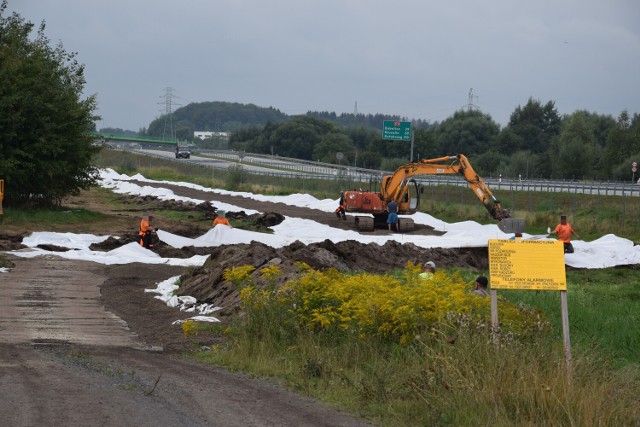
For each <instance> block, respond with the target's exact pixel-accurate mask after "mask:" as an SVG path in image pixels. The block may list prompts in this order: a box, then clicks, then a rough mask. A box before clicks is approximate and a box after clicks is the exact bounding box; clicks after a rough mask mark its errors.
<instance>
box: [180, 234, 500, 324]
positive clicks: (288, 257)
mask: <svg viewBox="0 0 640 427" xmlns="http://www.w3.org/2000/svg"><path fill="white" fill-rule="evenodd" d="M200 249H202V248H200ZM209 253H210V257H209V259H208V260H207V261H206V262H205V264H204V265H203V266H202V267H200V268H197V269H194V270H192V271H190V272H189V273H187V274H185V275H184V276H182V277H181V279H180V282H181V286H180V289H179V293H180V294H181V295H189V296H192V297H194V298H196V299H197V300H198V302H199V303H209V304H214V305H217V306H220V307H223V310H222V312H221V313H220V314H221V315H223V316H225V315H231V314H233V313H235V312H236V311H237V310H238V303H239V293H238V289H237V288H236V285H234V284H233V283H232V282H230V281H229V280H225V279H224V277H223V274H224V271H225V270H226V269H227V268H230V267H239V266H245V265H249V266H252V267H254V268H255V271H254V272H253V273H252V275H251V278H252V280H253V282H254V283H255V284H256V285H258V286H261V287H267V286H272V285H273V284H272V283H268V282H266V281H265V280H264V279H262V278H261V269H262V268H264V267H266V266H269V265H272V264H276V265H278V267H279V268H280V269H281V270H282V275H280V276H279V277H278V280H277V284H276V286H280V285H282V284H283V283H285V282H287V281H288V280H290V279H292V278H294V277H295V276H296V274H297V273H298V272H299V267H298V266H297V265H296V263H298V262H304V263H306V264H308V265H309V266H310V267H311V268H313V269H317V270H325V269H328V268H335V269H337V270H339V271H343V272H349V271H355V272H376V273H384V272H387V271H389V270H392V269H397V268H402V267H404V266H405V265H406V264H407V262H409V261H411V262H413V263H416V264H422V263H424V262H425V261H427V260H432V261H434V262H435V263H436V265H437V266H438V267H443V268H444V267H461V268H462V267H464V268H470V269H472V270H476V271H479V270H486V269H487V268H488V251H487V248H463V249H442V248H432V249H424V248H420V247H418V246H416V245H413V244H400V243H398V242H395V241H389V242H387V243H385V244H384V245H382V246H381V245H378V244H376V243H369V244H363V243H360V242H357V241H354V240H348V241H344V242H340V243H333V242H332V241H330V240H325V241H323V242H319V243H312V244H309V245H305V244H303V243H301V242H294V243H292V244H290V245H288V246H285V247H282V248H278V249H275V248H272V247H269V246H267V245H265V244H263V243H259V242H251V243H250V244H237V245H225V246H220V247H217V248H209Z"/></svg>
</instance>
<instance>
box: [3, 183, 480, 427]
mask: <svg viewBox="0 0 640 427" xmlns="http://www.w3.org/2000/svg"><path fill="white" fill-rule="evenodd" d="M141 184H144V185H155V186H162V187H167V188H171V189H172V190H173V191H174V192H175V193H176V194H177V195H180V196H186V197H191V198H196V199H201V200H214V199H215V200H217V201H221V202H226V203H231V204H234V205H237V206H241V207H242V208H244V209H255V210H258V211H260V212H265V213H266V215H256V216H252V217H251V218H244V220H245V221H247V222H252V223H253V224H257V225H262V226H268V225H269V224H272V223H274V222H277V221H279V220H281V215H285V216H290V217H296V216H297V217H304V218H308V219H313V220H315V221H318V222H320V223H323V224H327V225H330V226H333V227H338V228H343V229H350V230H352V229H353V224H352V223H351V222H349V221H347V222H345V221H341V220H338V219H337V218H336V217H335V216H334V215H333V214H331V213H326V212H320V211H316V210H312V209H307V208H298V207H294V206H289V205H285V204H280V203H265V202H258V201H255V200H251V199H247V198H243V197H238V196H222V195H218V194H214V193H206V192H202V191H198V190H193V189H188V188H183V187H179V186H171V185H166V184H162V185H157V184H149V183H141ZM122 200H123V202H124V204H125V205H129V206H130V208H127V209H125V210H121V211H119V212H106V213H107V214H109V215H117V216H119V217H121V220H119V221H117V222H113V223H111V225H103V226H102V227H101V228H100V226H99V225H93V226H92V227H95V228H97V229H100V230H101V234H112V235H118V236H122V237H123V238H122V239H109V240H107V241H106V242H103V243H101V244H99V245H94V247H93V249H95V250H110V249H113V248H115V247H117V246H119V245H122V244H123V243H127V242H129V241H133V240H134V238H135V230H133V231H132V229H131V228H126V224H136V221H137V215H139V214H140V210H141V207H144V209H147V208H151V209H158V210H185V211H192V212H194V216H193V220H187V221H175V220H171V219H169V218H166V217H162V216H161V217H159V218H157V221H156V225H157V226H158V227H160V228H163V229H165V230H167V231H170V232H172V233H175V234H180V235H183V236H187V237H195V236H199V235H202V234H204V232H206V230H208V229H209V227H210V223H211V222H210V219H211V218H213V216H214V215H215V214H214V211H213V208H212V206H210V205H209V204H207V203H204V204H201V205H193V204H185V203H176V202H161V201H158V200H155V199H153V198H137V197H129V196H122ZM71 202H72V203H77V204H80V205H82V204H83V203H84V202H83V201H82V199H75V200H73V201H71ZM87 203H89V204H91V208H94V207H95V206H94V204H95V203H97V202H95V201H93V202H87ZM214 204H215V203H214ZM85 206H87V205H85ZM229 215H230V216H232V217H233V216H234V215H236V216H237V218H243V215H242V213H240V212H233V213H229ZM203 218H204V219H203ZM43 227H46V225H43ZM44 229H46V228H44ZM58 231H62V230H58ZM67 231H74V232H81V231H82V230H67ZM82 232H87V231H82ZM28 233H30V231H20V230H11V229H6V228H5V229H3V230H0V250H3V251H8V250H15V249H19V248H21V247H22V245H21V243H20V242H21V240H22V237H23V236H25V235H27V234H28ZM375 233H380V234H382V233H388V232H387V231H385V230H382V231H375ZM415 233H421V234H435V232H434V231H433V230H430V229H429V228H428V227H421V228H420V229H418V230H416V231H415ZM48 249H55V250H65V249H64V248H52V247H49V248H48ZM155 250H156V251H157V252H158V253H159V254H161V255H162V256H167V257H190V256H192V255H194V254H208V255H210V258H209V260H208V261H207V262H206V263H205V265H204V266H202V267H200V268H196V269H193V268H191V269H188V268H182V267H171V266H166V265H160V266H158V265H141V264H128V265H117V266H103V265H98V264H94V263H89V262H82V261H70V260H65V259H61V258H59V257H57V256H55V255H48V256H45V257H38V258H35V259H25V258H17V257H14V256H12V255H8V256H0V267H2V266H6V267H13V268H12V270H11V271H10V272H9V273H0V313H2V316H1V317H0V392H1V393H2V395H3V396H5V397H4V398H3V399H0V413H2V414H8V416H7V415H5V416H4V419H3V424H6V425H37V424H44V423H46V424H52V425H114V426H115V425H118V426H120V425H186V426H190V425H231V426H233V425H243V426H244V425H255V426H257V425H291V426H293V425H363V423H362V422H361V421H360V420H358V419H357V418H354V417H351V416H347V415H343V414H339V413H337V412H335V411H333V410H330V409H327V408H326V407H324V406H322V405H320V404H318V403H317V402H314V401H312V400H309V399H306V398H303V397H300V396H296V395H294V394H293V393H290V392H288V391H286V390H284V389H282V388H281V387H278V386H276V385H274V384H273V383H271V382H267V381H262V380H256V379H249V378H245V377H243V376H242V375H238V374H232V373H229V372H226V371H224V370H221V369H219V368H215V367H211V366H203V365H198V364H194V363H192V362H188V361H185V360H184V359H182V358H179V357H178V356H179V355H180V354H181V353H183V352H185V351H186V352H188V351H192V350H196V349H200V348H202V347H203V346H204V347H206V346H211V345H213V344H215V343H216V342H218V339H219V338H218V337H216V336H214V335H206V334H205V335H196V336H185V335H184V334H183V333H182V330H181V329H180V327H179V326H176V325H172V322H173V321H175V320H179V319H185V318H187V317H190V314H188V313H184V312H180V311H178V310H176V309H172V308H169V307H167V306H166V305H165V304H164V303H162V302H160V301H158V300H156V299H154V295H155V294H152V293H145V292H144V289H146V288H152V287H154V285H155V283H157V282H159V281H162V280H165V279H167V278H169V277H172V276H181V282H182V286H181V288H180V292H181V293H182V294H184V295H191V296H194V297H196V298H197V299H198V300H199V302H206V303H213V304H215V305H219V306H221V307H224V309H223V311H222V312H221V313H219V314H220V318H221V319H222V320H223V321H227V320H228V318H229V316H232V315H233V314H234V313H236V312H237V310H238V292H237V290H236V289H235V287H234V286H232V285H231V284H230V283H228V282H227V281H225V280H224V279H223V278H222V273H223V271H224V269H225V268H228V267H230V266H239V265H252V266H254V267H256V269H257V270H256V272H255V273H254V278H255V281H256V282H257V283H259V282H260V278H259V269H260V268H261V267H262V266H265V265H268V264H274V263H275V264H278V265H279V267H280V268H281V269H282V270H283V272H284V274H283V275H282V276H281V278H280V281H281V282H282V281H285V280H287V279H288V278H290V277H293V275H294V274H295V272H296V271H297V269H296V267H295V263H296V262H298V261H303V262H305V263H307V264H309V265H310V266H311V267H313V268H317V269H325V268H336V269H338V270H343V271H371V272H385V271H388V270H390V269H394V268H401V267H403V266H404V265H405V264H406V263H407V261H413V262H416V263H421V262H424V261H425V260H427V259H429V260H433V261H434V262H435V263H436V264H437V265H438V266H439V267H447V266H457V267H468V268H472V269H477V270H484V269H486V268H487V249H486V248H468V249H423V248H419V247H416V246H415V245H412V244H400V243H397V242H388V243H386V244H385V245H383V246H380V245H377V244H367V245H365V244H362V243H359V242H357V241H346V242H341V243H332V242H330V241H324V242H320V243H315V244H311V245H304V244H302V243H300V242H296V243H293V244H291V245H289V246H287V247H284V248H280V249H273V248H270V247H268V246H266V245H263V244H260V243H256V242H253V243H252V244H250V245H247V244H241V245H227V246H221V247H216V248H193V247H191V248H183V249H175V248H171V247H168V246H167V245H165V244H163V243H162V242H160V244H159V245H158V246H157V248H156V249H155Z"/></svg>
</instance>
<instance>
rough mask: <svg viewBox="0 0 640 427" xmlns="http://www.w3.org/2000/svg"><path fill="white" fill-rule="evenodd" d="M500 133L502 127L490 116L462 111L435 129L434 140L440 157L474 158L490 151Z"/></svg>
mask: <svg viewBox="0 0 640 427" xmlns="http://www.w3.org/2000/svg"><path fill="white" fill-rule="evenodd" d="M499 131H500V127H499V126H498V124H497V123H496V122H495V121H493V119H492V118H491V117H490V116H489V115H488V114H484V113H482V112H480V111H462V110H461V111H456V112H455V113H454V114H453V117H449V118H448V119H446V120H444V121H443V122H442V123H440V124H439V125H438V126H436V127H435V129H434V132H435V135H434V137H435V138H434V139H435V144H436V146H437V147H439V149H440V153H439V155H442V156H444V155H455V154H459V153H462V154H464V155H466V156H467V157H469V158H473V156H475V155H477V154H481V153H484V152H485V151H487V150H488V149H489V146H490V145H491V144H493V143H494V141H495V139H496V137H497V136H498V133H499Z"/></svg>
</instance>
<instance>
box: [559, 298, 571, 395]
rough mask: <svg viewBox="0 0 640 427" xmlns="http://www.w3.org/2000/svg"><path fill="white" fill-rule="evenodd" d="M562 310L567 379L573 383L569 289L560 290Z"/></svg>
mask: <svg viewBox="0 0 640 427" xmlns="http://www.w3.org/2000/svg"><path fill="white" fill-rule="evenodd" d="M560 312H561V313H562V338H563V342H564V358H565V365H566V369H567V381H568V382H569V384H571V340H570V339H569V309H568V306H567V291H560Z"/></svg>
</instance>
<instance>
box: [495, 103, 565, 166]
mask: <svg viewBox="0 0 640 427" xmlns="http://www.w3.org/2000/svg"><path fill="white" fill-rule="evenodd" d="M507 129H508V130H509V131H511V132H513V133H514V134H515V135H517V136H518V137H519V138H514V137H510V138H509V141H510V142H511V143H514V145H512V147H511V151H509V152H508V153H509V154H510V153H514V152H516V151H518V150H530V151H532V152H533V153H543V152H545V151H547V149H548V147H549V144H550V143H551V140H552V139H553V138H554V137H555V136H557V135H559V134H560V115H559V114H558V110H557V109H556V107H555V103H554V102H553V101H549V102H547V103H546V104H544V105H542V103H541V102H540V101H538V100H535V99H532V98H529V100H528V101H527V103H526V104H525V105H524V107H521V106H520V105H518V106H517V107H516V109H515V110H514V112H513V113H511V117H510V119H509V124H508V125H507V127H506V128H505V129H504V130H503V132H505V131H507ZM516 144H517V145H516ZM503 148H505V145H504V144H503V146H502V147H499V148H498V149H499V150H502V149H503ZM505 154H507V153H505Z"/></svg>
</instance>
